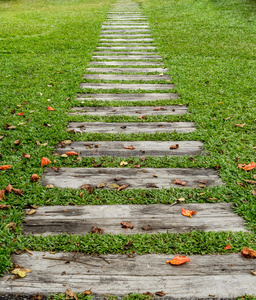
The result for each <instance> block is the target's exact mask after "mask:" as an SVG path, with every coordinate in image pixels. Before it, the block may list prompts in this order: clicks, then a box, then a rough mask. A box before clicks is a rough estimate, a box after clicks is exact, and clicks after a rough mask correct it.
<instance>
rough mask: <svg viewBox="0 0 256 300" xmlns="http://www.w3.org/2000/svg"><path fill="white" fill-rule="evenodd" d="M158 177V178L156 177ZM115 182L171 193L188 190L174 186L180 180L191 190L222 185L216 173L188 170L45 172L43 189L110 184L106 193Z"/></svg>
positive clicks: (113, 169)
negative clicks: (202, 186)
mask: <svg viewBox="0 0 256 300" xmlns="http://www.w3.org/2000/svg"><path fill="white" fill-rule="evenodd" d="M155 176H157V177H155ZM115 178H122V181H120V182H119V183H122V184H125V185H128V189H133V188H134V189H153V188H156V187H152V184H154V185H155V186H157V188H159V189H161V188H165V189H168V188H170V187H176V188H184V186H181V185H177V184H174V183H173V182H174V181H175V180H176V179H179V180H183V181H186V186H185V187H188V188H198V185H200V183H199V181H202V180H203V181H206V182H207V183H206V184H205V186H206V187H208V186H217V185H222V184H223V183H222V181H221V179H220V178H219V176H218V173H217V172H216V171H215V170H212V169H186V168H183V169H182V168H176V169H169V168H143V169H142V168H141V169H137V168H60V170H59V172H55V171H54V170H52V169H50V168H46V169H45V173H44V177H43V179H42V185H43V186H46V185H48V184H52V185H54V186H56V187H60V188H73V189H78V188H80V187H81V186H82V185H83V184H91V185H92V186H95V187H96V186H97V185H98V184H99V183H102V182H104V183H106V187H105V189H112V188H111V184H113V183H115V184H116V183H117V182H116V181H115Z"/></svg>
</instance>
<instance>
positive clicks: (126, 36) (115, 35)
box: [100, 33, 152, 38]
mask: <svg viewBox="0 0 256 300" xmlns="http://www.w3.org/2000/svg"><path fill="white" fill-rule="evenodd" d="M100 37H101V38H116V37H118V38H140V37H144V38H149V37H151V38H152V34H151V33H134V34H129V33H127V34H125V33H122V34H118V33H116V34H115V33H110V34H105V33H101V34H100Z"/></svg>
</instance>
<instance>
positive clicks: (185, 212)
mask: <svg viewBox="0 0 256 300" xmlns="http://www.w3.org/2000/svg"><path fill="white" fill-rule="evenodd" d="M181 214H182V215H183V216H185V217H190V218H192V216H193V215H196V214H197V212H196V211H194V210H188V209H184V208H182V209H181Z"/></svg>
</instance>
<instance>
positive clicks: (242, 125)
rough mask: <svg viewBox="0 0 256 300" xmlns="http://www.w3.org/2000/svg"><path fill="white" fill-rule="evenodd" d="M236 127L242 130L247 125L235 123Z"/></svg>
mask: <svg viewBox="0 0 256 300" xmlns="http://www.w3.org/2000/svg"><path fill="white" fill-rule="evenodd" d="M233 124H234V125H235V126H236V127H240V128H242V127H244V126H245V125H246V123H244V124H236V123H233Z"/></svg>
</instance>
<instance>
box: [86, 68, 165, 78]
mask: <svg viewBox="0 0 256 300" xmlns="http://www.w3.org/2000/svg"><path fill="white" fill-rule="evenodd" d="M87 71H89V72H95V73H96V72H100V73H155V72H158V73H160V74H161V73H165V72H167V71H168V69H166V68H100V67H99V68H87ZM156 76H159V77H160V76H161V75H156ZM163 76H166V75H163Z"/></svg>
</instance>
